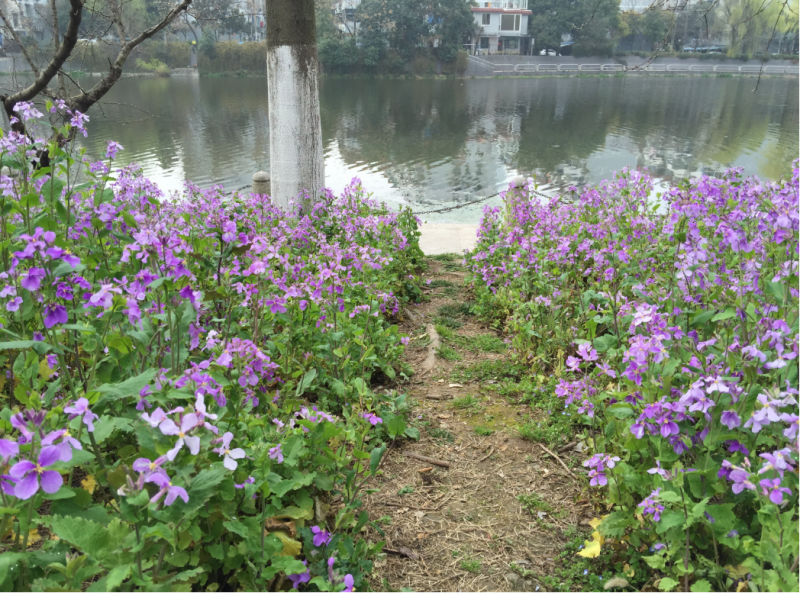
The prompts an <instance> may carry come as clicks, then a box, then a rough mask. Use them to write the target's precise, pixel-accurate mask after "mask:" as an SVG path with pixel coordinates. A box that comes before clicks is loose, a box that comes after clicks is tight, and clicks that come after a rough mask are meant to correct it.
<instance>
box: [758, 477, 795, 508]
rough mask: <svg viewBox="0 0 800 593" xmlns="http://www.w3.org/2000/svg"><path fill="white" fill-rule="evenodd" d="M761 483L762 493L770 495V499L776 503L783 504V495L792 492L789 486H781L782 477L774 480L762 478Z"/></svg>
mask: <svg viewBox="0 0 800 593" xmlns="http://www.w3.org/2000/svg"><path fill="white" fill-rule="evenodd" d="M759 485H760V486H761V492H762V494H763V495H764V496H767V495H769V499H770V500H771V501H772V502H774V503H775V504H782V503H783V495H784V494H791V493H792V491H791V490H790V489H789V488H782V487H781V479H780V478H775V479H774V480H761V481H760V482H759Z"/></svg>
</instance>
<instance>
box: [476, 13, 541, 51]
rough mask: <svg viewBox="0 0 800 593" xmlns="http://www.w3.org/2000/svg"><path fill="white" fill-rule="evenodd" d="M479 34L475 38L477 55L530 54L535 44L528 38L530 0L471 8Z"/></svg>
mask: <svg viewBox="0 0 800 593" xmlns="http://www.w3.org/2000/svg"><path fill="white" fill-rule="evenodd" d="M471 10H472V16H473V17H474V18H475V25H476V27H477V28H478V33H477V35H476V36H475V38H474V39H473V42H474V53H476V54H478V55H486V54H521V55H528V54H529V53H530V52H531V48H532V45H533V43H532V42H531V38H530V36H529V35H528V18H529V17H530V15H531V14H532V12H531V11H530V10H528V2H527V0H494V1H491V2H489V1H484V0H481V1H480V2H478V6H473V7H472V8H471Z"/></svg>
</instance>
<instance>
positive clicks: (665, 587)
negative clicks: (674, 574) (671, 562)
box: [658, 577, 680, 591]
mask: <svg viewBox="0 0 800 593" xmlns="http://www.w3.org/2000/svg"><path fill="white" fill-rule="evenodd" d="M679 584H680V583H679V582H678V581H676V580H675V579H671V578H669V577H663V578H662V579H661V580H660V581H658V590H659V591H672V590H673V589H674V588H675V587H677V586H678V585H679Z"/></svg>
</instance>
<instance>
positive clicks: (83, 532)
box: [50, 516, 129, 560]
mask: <svg viewBox="0 0 800 593" xmlns="http://www.w3.org/2000/svg"><path fill="white" fill-rule="evenodd" d="M50 530H51V531H52V532H53V533H54V534H56V535H57V536H58V537H59V539H62V540H64V541H65V542H68V543H69V544H71V545H72V546H74V547H76V548H78V549H79V550H81V551H82V552H84V553H85V554H88V555H89V556H91V557H92V558H95V559H96V560H102V559H103V558H107V557H108V556H110V555H111V554H113V553H114V552H115V551H116V549H117V548H118V547H119V545H120V544H121V543H122V540H123V539H125V536H126V535H128V533H129V528H128V526H127V525H124V524H123V523H122V522H121V521H120V520H119V519H114V520H113V521H111V522H110V523H109V524H108V526H104V525H101V524H100V523H95V522H94V521H87V520H85V519H81V518H79V517H68V516H55V517H51V518H50Z"/></svg>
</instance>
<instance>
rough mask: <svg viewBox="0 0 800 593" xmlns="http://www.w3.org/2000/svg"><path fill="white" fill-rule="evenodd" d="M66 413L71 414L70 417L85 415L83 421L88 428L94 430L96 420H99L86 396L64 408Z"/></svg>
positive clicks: (90, 430)
mask: <svg viewBox="0 0 800 593" xmlns="http://www.w3.org/2000/svg"><path fill="white" fill-rule="evenodd" d="M64 413H66V414H69V415H70V416H69V419H70V420H72V419H73V418H77V417H78V416H83V423H84V424H85V425H86V430H88V431H89V432H94V421H95V420H97V418H98V416H97V414H95V413H93V412H92V411H91V410H90V409H89V400H88V399H86V398H85V397H82V398H80V399H79V400H78V401H76V402H75V403H74V404H72V405H71V406H67V407H66V408H64Z"/></svg>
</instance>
